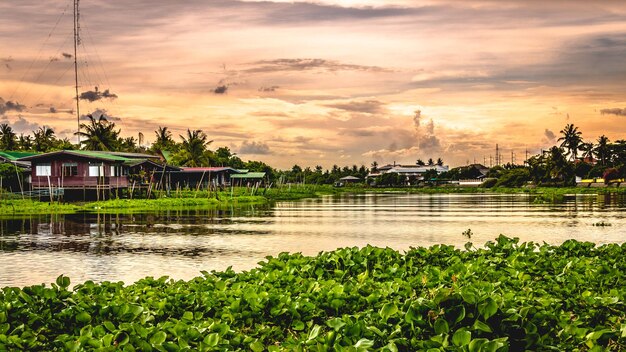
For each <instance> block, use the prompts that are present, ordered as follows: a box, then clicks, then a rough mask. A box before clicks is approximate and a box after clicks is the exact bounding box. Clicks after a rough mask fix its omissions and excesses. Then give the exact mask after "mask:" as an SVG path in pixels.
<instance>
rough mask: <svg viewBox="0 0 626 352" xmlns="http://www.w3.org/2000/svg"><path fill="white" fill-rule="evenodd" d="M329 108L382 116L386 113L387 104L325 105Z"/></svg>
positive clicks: (361, 102) (376, 101) (374, 102)
mask: <svg viewBox="0 0 626 352" xmlns="http://www.w3.org/2000/svg"><path fill="white" fill-rule="evenodd" d="M325 106H327V107H329V108H334V109H339V110H344V111H350V112H361V113H365V114H382V113H384V112H385V104H384V103H383V102H381V101H378V100H365V101H350V102H346V103H336V104H328V105H325Z"/></svg>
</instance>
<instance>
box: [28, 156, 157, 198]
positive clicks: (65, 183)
mask: <svg viewBox="0 0 626 352" xmlns="http://www.w3.org/2000/svg"><path fill="white" fill-rule="evenodd" d="M145 160H156V161H158V157H155V156H152V155H147V154H138V153H115V152H100V151H86V150H61V151H55V152H50V153H44V154H39V155H33V156H28V157H25V158H21V159H20V161H26V162H30V163H31V169H32V171H31V187H32V189H33V190H35V191H36V190H63V191H64V193H67V192H68V191H70V192H72V191H78V190H80V191H82V192H83V197H85V196H86V194H87V193H89V194H93V191H96V195H97V196H98V197H99V191H102V195H103V197H106V196H107V195H110V191H115V190H120V189H124V188H128V186H129V177H128V176H129V170H130V168H131V167H132V166H134V165H137V164H138V163H142V162H143V161H145Z"/></svg>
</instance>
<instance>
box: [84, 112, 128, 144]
mask: <svg viewBox="0 0 626 352" xmlns="http://www.w3.org/2000/svg"><path fill="white" fill-rule="evenodd" d="M87 117H88V118H89V124H85V123H81V124H80V131H79V132H76V133H74V134H76V135H79V136H81V137H82V138H83V140H81V141H80V144H81V145H83V146H84V148H85V149H86V150H107V151H113V150H116V149H117V147H118V145H119V134H120V130H117V131H116V130H115V123H113V122H111V121H109V120H108V119H107V118H106V116H105V115H104V114H103V115H100V117H98V118H97V119H96V118H95V117H94V116H93V115H92V114H90V115H87ZM83 130H84V132H83Z"/></svg>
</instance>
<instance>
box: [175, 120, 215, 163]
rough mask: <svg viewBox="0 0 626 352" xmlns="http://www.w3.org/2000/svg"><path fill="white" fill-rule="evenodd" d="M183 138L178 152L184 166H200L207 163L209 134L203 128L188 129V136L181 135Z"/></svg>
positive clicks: (179, 160)
mask: <svg viewBox="0 0 626 352" xmlns="http://www.w3.org/2000/svg"><path fill="white" fill-rule="evenodd" d="M180 138H181V139H182V140H183V141H182V143H181V146H180V151H179V153H178V162H179V164H180V165H182V166H191V167H198V166H203V165H207V158H206V153H205V152H206V151H207V147H208V145H209V144H211V143H212V142H213V141H207V139H208V138H207V135H206V134H205V133H204V132H202V130H193V131H191V130H190V129H187V137H186V138H185V137H184V136H182V135H181V136H180Z"/></svg>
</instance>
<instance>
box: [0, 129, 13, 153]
mask: <svg viewBox="0 0 626 352" xmlns="http://www.w3.org/2000/svg"><path fill="white" fill-rule="evenodd" d="M0 149H4V150H15V149H17V135H16V134H15V132H13V128H11V126H9V124H8V123H3V124H1V125H0Z"/></svg>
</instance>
